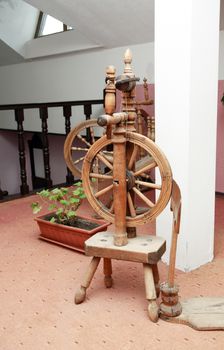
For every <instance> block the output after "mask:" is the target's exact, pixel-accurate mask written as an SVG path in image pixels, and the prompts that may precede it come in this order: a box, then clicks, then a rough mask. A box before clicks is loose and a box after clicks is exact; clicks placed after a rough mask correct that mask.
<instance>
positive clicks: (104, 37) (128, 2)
mask: <svg viewBox="0 0 224 350" xmlns="http://www.w3.org/2000/svg"><path fill="white" fill-rule="evenodd" d="M13 1H15V0H0V8H1V3H3V2H4V3H8V5H9V6H12V4H13ZM17 1H21V2H22V1H23V0H17ZM25 2H26V3H28V4H30V5H32V6H33V7H35V8H38V9H39V10H42V11H43V12H46V13H48V14H50V15H52V16H53V17H55V18H57V19H59V20H61V21H62V22H64V23H65V24H67V25H71V26H72V27H74V28H75V30H74V32H75V31H77V33H79V37H80V36H82V37H83V38H86V40H85V41H86V42H87V43H88V45H89V48H94V47H101V48H113V47H119V46H127V45H136V44H140V43H145V42H151V41H154V0H25ZM220 29H221V30H224V0H221V16H220ZM74 37H75V36H74ZM74 37H72V35H71V41H72V42H71V44H72V50H71V51H78V50H80V42H79V43H77V44H76V40H75V39H74ZM72 38H73V39H72ZM1 39H2V38H1V35H0V65H7V64H11V63H16V62H21V61H22V60H23V58H22V56H21V55H18V54H17V53H16V52H15V51H14V50H12V49H11V48H10V47H7V45H5V44H4V42H2V41H1ZM39 40H40V39H39ZM79 41H80V40H79ZM33 44H34V45H35V43H31V45H30V43H29V47H30V46H32V45H33ZM38 45H40V43H38ZM57 45H58V44H57ZM85 49H88V47H86V46H85ZM36 51H37V50H36ZM52 52H53V51H52ZM42 56H43V55H42ZM30 57H31V56H30ZM36 57H38V55H37V56H36Z"/></svg>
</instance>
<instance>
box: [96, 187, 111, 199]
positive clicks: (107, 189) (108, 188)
mask: <svg viewBox="0 0 224 350" xmlns="http://www.w3.org/2000/svg"><path fill="white" fill-rule="evenodd" d="M112 188H113V184H112V185H110V186H107V187H105V188H104V189H102V190H100V191H99V192H97V193H95V197H96V198H98V197H100V196H102V195H103V194H105V193H107V192H109V191H110V190H112Z"/></svg>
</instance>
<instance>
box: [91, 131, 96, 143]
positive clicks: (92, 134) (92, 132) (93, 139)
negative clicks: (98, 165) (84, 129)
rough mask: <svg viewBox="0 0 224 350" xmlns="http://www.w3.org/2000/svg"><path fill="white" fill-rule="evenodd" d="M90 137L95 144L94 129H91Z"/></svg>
mask: <svg viewBox="0 0 224 350" xmlns="http://www.w3.org/2000/svg"><path fill="white" fill-rule="evenodd" d="M90 135H91V139H92V143H94V142H95V137H94V130H93V127H90Z"/></svg>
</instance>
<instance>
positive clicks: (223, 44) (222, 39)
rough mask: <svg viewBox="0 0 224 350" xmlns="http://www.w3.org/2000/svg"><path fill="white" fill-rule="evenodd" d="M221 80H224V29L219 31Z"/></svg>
mask: <svg viewBox="0 0 224 350" xmlns="http://www.w3.org/2000/svg"><path fill="white" fill-rule="evenodd" d="M219 80H224V31H223V30H222V31H221V32H219Z"/></svg>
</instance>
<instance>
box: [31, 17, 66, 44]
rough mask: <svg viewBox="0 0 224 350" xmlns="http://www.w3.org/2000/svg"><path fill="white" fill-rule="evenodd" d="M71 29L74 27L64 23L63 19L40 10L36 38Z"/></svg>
mask: <svg viewBox="0 0 224 350" xmlns="http://www.w3.org/2000/svg"><path fill="white" fill-rule="evenodd" d="M71 29H73V28H72V27H71V26H68V25H66V24H64V23H62V22H61V21H59V20H58V19H56V18H54V17H52V16H50V15H47V14H45V13H43V12H40V16H39V19H38V23H37V28H36V33H35V38H38V37H41V36H45V35H50V34H55V33H60V32H64V31H67V30H71Z"/></svg>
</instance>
